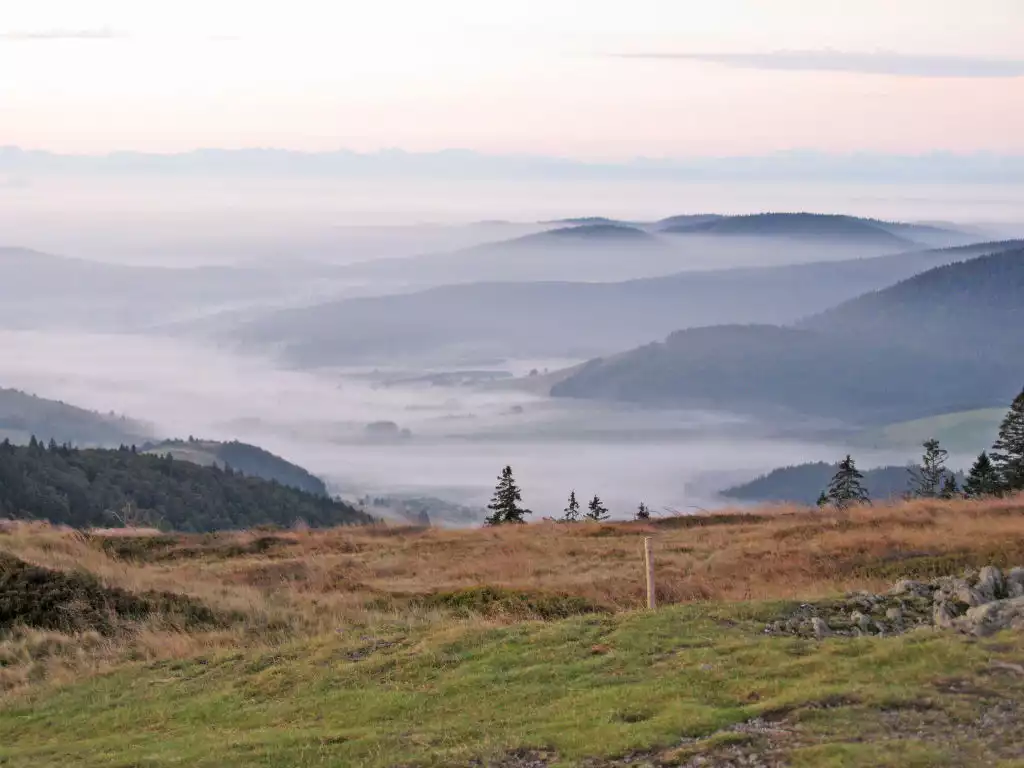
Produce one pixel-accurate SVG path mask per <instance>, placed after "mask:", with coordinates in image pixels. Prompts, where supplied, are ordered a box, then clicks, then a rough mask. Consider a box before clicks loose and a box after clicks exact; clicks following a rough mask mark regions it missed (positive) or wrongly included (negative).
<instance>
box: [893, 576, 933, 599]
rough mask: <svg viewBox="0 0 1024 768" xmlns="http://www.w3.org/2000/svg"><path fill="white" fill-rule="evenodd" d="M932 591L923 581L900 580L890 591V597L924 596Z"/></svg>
mask: <svg viewBox="0 0 1024 768" xmlns="http://www.w3.org/2000/svg"><path fill="white" fill-rule="evenodd" d="M929 591H930V588H929V586H928V585H927V584H925V583H924V582H921V581H914V580H913V579H900V580H899V581H897V582H896V584H895V585H894V586H893V588H892V589H890V590H889V594H890V595H924V594H927V593H928V592H929Z"/></svg>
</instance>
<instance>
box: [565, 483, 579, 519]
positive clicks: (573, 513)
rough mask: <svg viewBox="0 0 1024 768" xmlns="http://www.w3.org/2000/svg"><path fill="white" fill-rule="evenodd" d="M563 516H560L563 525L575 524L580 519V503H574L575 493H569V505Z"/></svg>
mask: <svg viewBox="0 0 1024 768" xmlns="http://www.w3.org/2000/svg"><path fill="white" fill-rule="evenodd" d="M562 511H563V512H564V513H565V514H564V515H562V522H563V523H575V522H577V521H578V520H579V519H580V503H579V502H578V501H576V491H575V490H573V491H569V503H568V505H567V506H566V508H565V509H564V510H562Z"/></svg>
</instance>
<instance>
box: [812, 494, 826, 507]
mask: <svg viewBox="0 0 1024 768" xmlns="http://www.w3.org/2000/svg"><path fill="white" fill-rule="evenodd" d="M814 503H815V504H817V505H818V508H819V509H820V508H822V507H827V506H828V496H826V495H825V492H824V491H822V492H821V493H819V494H818V500H817V501H816V502H814Z"/></svg>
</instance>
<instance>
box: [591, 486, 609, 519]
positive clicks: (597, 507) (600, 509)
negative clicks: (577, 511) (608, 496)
mask: <svg viewBox="0 0 1024 768" xmlns="http://www.w3.org/2000/svg"><path fill="white" fill-rule="evenodd" d="M609 517H611V515H609V514H608V508H607V507H606V506H605V505H604V504H603V503H602V502H601V497H600V496H598V495H597V494H596V493H595V494H594V498H592V499H591V500H590V503H589V504H588V505H587V514H586V518H587V520H593V521H594V522H598V523H599V522H601V521H602V520H607V519H608V518H609Z"/></svg>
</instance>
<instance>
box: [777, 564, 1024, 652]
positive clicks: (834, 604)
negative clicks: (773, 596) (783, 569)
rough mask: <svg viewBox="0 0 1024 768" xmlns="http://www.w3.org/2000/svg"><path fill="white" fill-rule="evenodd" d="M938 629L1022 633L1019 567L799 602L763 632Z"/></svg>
mask: <svg viewBox="0 0 1024 768" xmlns="http://www.w3.org/2000/svg"><path fill="white" fill-rule="evenodd" d="M919 627H939V628H941V629H950V630H956V631H960V632H964V633H966V634H971V635H976V636H986V635H991V634H993V633H995V632H998V631H1000V630H1002V629H1024V568H1013V569H1011V570H1010V571H1008V572H1007V573H1005V574H1004V573H1003V572H1002V571H1001V570H1000V569H999V568H996V567H995V566H991V565H990V566H986V567H984V568H982V569H980V570H978V571H969V572H967V573H965V574H964V575H963V576H962V577H956V576H944V577H942V578H939V579H934V580H932V581H927V582H925V581H913V580H910V579H903V580H901V581H899V582H897V583H896V584H895V585H894V586H893V588H892V589H890V590H889V591H888V592H887V593H885V594H873V593H871V592H853V593H850V594H848V595H846V596H845V597H844V598H842V599H839V600H826V601H821V602H816V603H803V604H801V605H800V606H799V607H798V608H797V609H796V610H795V611H793V612H791V613H790V614H789V615H787V616H785V617H783V618H780V619H778V620H776V621H773V622H771V623H770V624H768V626H766V627H765V633H766V634H772V635H798V636H801V637H816V638H818V639H821V638H824V637H829V636H832V635H839V636H848V637H859V636H864V635H894V634H901V633H903V632H907V631H909V630H911V629H916V628H919Z"/></svg>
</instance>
